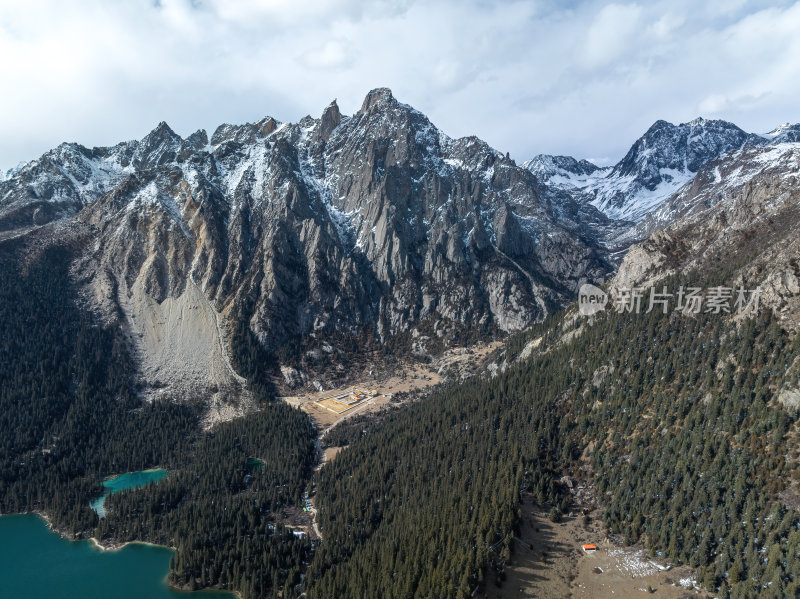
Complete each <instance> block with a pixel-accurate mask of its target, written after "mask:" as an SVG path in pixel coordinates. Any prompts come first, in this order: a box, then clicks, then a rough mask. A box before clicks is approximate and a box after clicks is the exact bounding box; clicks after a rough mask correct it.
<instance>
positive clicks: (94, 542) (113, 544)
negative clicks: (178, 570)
mask: <svg viewBox="0 0 800 599" xmlns="http://www.w3.org/2000/svg"><path fill="white" fill-rule="evenodd" d="M3 516H36V517H37V518H38V519H39V520H41V521H42V522H43V523H44V524H45V527H46V528H47V530H48V531H49V532H51V533H52V534H54V535H57V536H58V537H59V538H61V539H63V540H65V541H67V542H69V543H81V542H85V541H88V542H89V544H90V546H91V547H92V549H93V550H95V551H99V552H101V553H117V552H119V551H121V550H123V549H124V548H125V547H127V546H129V545H142V546H145V547H153V548H158V549H166V550H168V551H171V552H173V553H174V552H176V551H177V549H176V548H175V547H168V546H167V545H161V544H159V543H151V542H149V541H124V542H119V541H114V540H109V541H107V542H105V543H103V542H101V541H99V540H98V539H96V538H95V537H93V536H83V535H84V534H86V531H83V532H80V533H77V534H72V533H68V532H66V531H65V530H64V531H62V530H59V529H58V528H57V527H56V526H55V525H54V524H53V520H52V519H51V518H50V516H48V515H47V513H45V512H43V511H39V510H32V511H24V512H11V513H3V514H0V517H3ZM171 572H172V570H171V569H169V570H168V573H167V577H166V579H165V580H164V581H163V584H164V585H165V586H167V587H168V588H170V589H172V590H173V591H177V592H180V593H186V594H187V597H188V596H189V593H206V592H209V593H213V592H221V593H227V594H230V596H231V599H242V595H241V593H239V591H235V590H229V589H222V588H218V587H203V588H200V589H197V590H194V591H193V590H191V589H189V588H184V587H180V586H177V585H174V584H172V583H171V582H170V580H169V574H170V573H171Z"/></svg>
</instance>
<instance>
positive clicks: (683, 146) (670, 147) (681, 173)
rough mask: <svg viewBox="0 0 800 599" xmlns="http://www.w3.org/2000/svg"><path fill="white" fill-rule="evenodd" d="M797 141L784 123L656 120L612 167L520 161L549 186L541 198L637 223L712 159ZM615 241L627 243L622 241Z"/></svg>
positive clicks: (558, 159) (797, 133) (550, 159)
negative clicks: (756, 126) (563, 199)
mask: <svg viewBox="0 0 800 599" xmlns="http://www.w3.org/2000/svg"><path fill="white" fill-rule="evenodd" d="M797 139H800V125H789V124H786V125H782V126H781V127H779V128H777V129H775V130H774V131H772V132H770V133H767V134H764V135H756V134H752V133H746V132H745V131H743V130H742V129H740V128H739V127H737V126H736V125H734V124H733V123H728V122H726V121H720V120H706V119H702V118H698V119H695V120H693V121H691V122H689V123H683V124H680V125H673V124H672V123H668V122H666V121H656V122H655V123H654V124H653V125H652V126H651V127H650V128H649V129H648V130H647V132H646V133H645V134H644V135H643V136H642V137H640V138H639V139H638V140H637V141H636V142H635V143H634V144H633V146H631V148H630V150H629V151H628V153H627V154H626V155H625V156H624V157H623V158H622V160H620V161H619V162H618V163H617V164H615V165H614V166H611V167H605V168H598V167H596V166H595V165H593V164H592V163H590V162H587V161H586V160H581V161H578V160H576V159H574V158H571V157H567V156H548V155H539V156H536V157H535V158H533V159H532V160H530V161H528V162H526V163H524V165H523V166H525V167H526V168H528V169H529V170H530V171H531V172H532V173H534V174H536V175H537V177H538V178H539V179H540V180H541V181H542V183H543V185H544V186H545V187H546V188H547V189H545V190H542V191H541V193H542V195H544V196H548V195H553V196H557V195H560V196H567V197H569V198H571V199H573V200H578V201H582V202H585V203H589V204H591V205H592V206H595V207H597V208H598V209H599V210H601V211H602V212H603V213H604V214H605V215H606V216H608V217H609V218H612V219H615V220H627V221H634V222H638V221H640V220H641V219H643V218H644V217H645V216H646V215H647V214H648V213H650V212H651V211H652V210H654V209H656V208H657V207H658V206H660V205H661V204H662V203H663V202H665V201H666V200H667V199H668V198H669V197H670V196H672V195H673V194H674V193H676V192H677V191H678V190H679V189H680V188H681V187H683V186H684V185H686V184H687V183H689V182H690V181H692V180H693V179H694V177H695V174H696V173H697V172H698V171H699V170H700V168H701V167H702V166H703V165H704V164H707V163H708V162H709V161H711V160H715V159H717V158H719V157H720V156H722V155H724V154H728V153H731V152H735V151H737V150H739V149H741V148H744V147H758V146H764V145H775V144H781V143H786V142H792V141H796V140H797ZM616 245H618V246H621V247H623V248H624V247H625V245H626V244H625V243H624V241H619V240H617V242H616Z"/></svg>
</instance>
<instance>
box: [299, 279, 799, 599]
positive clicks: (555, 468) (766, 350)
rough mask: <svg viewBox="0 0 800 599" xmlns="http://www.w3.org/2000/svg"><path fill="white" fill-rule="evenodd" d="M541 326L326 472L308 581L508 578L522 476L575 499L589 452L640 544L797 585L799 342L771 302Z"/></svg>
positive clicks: (726, 582)
mask: <svg viewBox="0 0 800 599" xmlns="http://www.w3.org/2000/svg"><path fill="white" fill-rule="evenodd" d="M719 276H721V275H719ZM668 283H670V284H673V283H674V284H675V286H676V287H677V285H678V284H679V283H680V282H679V281H669V282H668ZM577 329H580V330H579V331H577V334H575V332H576V330H577ZM540 331H543V332H542V339H541V341H540V344H539V346H538V348H537V350H538V351H537V353H536V355H534V356H533V357H532V358H531V359H529V360H528V361H525V362H523V363H520V364H518V365H516V366H514V367H512V368H511V369H510V370H508V371H507V372H506V373H504V374H503V375H501V376H498V377H497V378H494V379H492V380H488V381H486V380H484V381H475V382H469V383H466V384H464V385H460V386H454V387H450V388H447V389H442V390H441V391H439V392H438V393H436V394H434V395H433V396H432V397H431V398H429V399H428V400H426V401H422V402H419V403H417V404H415V405H413V406H411V407H409V408H408V409H404V410H400V411H397V412H395V413H394V414H392V416H391V417H389V418H387V419H386V420H385V421H384V422H383V423H382V424H381V425H380V426H377V427H371V428H369V429H368V430H367V433H366V434H365V435H363V436H362V437H361V438H360V439H358V440H357V441H355V442H354V443H353V444H352V445H351V446H350V448H349V449H347V450H346V451H344V452H342V453H340V454H339V455H338V457H337V458H336V460H335V461H334V462H333V463H332V464H330V465H329V466H326V467H325V468H324V469H323V470H322V472H321V475H320V478H319V496H318V499H317V501H318V505H319V506H320V508H321V511H320V522H321V524H322V530H323V534H324V535H325V541H324V543H323V545H322V546H321V548H320V550H319V552H318V553H317V555H316V558H315V561H314V563H313V565H312V568H311V571H310V580H311V585H310V589H309V597H312V598H314V599H326V598H329V597H353V598H364V599H366V598H370V597H377V596H380V597H386V598H406V597H437V598H442V597H469V596H470V595H471V593H472V591H473V590H474V589H475V588H476V587H477V586H479V585H481V584H484V583H487V582H489V583H492V582H493V579H495V578H502V575H501V573H500V572H501V570H502V565H503V564H504V563H505V561H507V560H508V558H509V557H510V551H511V549H512V543H511V539H512V535H513V534H514V529H515V525H516V523H517V517H518V511H517V507H516V506H517V500H518V499H519V494H520V491H521V490H523V489H526V488H527V489H531V490H532V491H533V493H534V494H535V496H536V498H537V499H538V501H540V502H543V503H545V504H548V505H549V504H552V505H554V507H555V508H556V510H558V509H565V508H566V507H567V505H568V504H569V498H568V495H566V494H565V493H564V492H563V491H564V490H561V489H559V487H558V485H556V483H555V481H556V480H557V478H558V477H559V476H560V475H561V474H562V473H573V474H577V475H579V470H580V467H581V466H587V465H588V466H590V467H591V472H592V477H591V478H592V482H593V484H594V485H595V486H596V489H597V491H598V497H599V499H600V501H601V506H600V507H601V508H602V510H603V514H604V518H605V522H606V524H607V525H608V527H609V529H610V530H611V531H612V532H617V533H620V534H621V535H623V537H624V538H625V540H626V541H627V542H629V543H635V542H641V543H643V544H645V545H646V546H647V547H648V548H650V549H651V550H652V551H656V550H659V551H663V552H665V554H666V556H667V557H668V558H669V559H671V560H672V561H673V562H675V563H688V564H690V565H692V566H694V567H697V568H698V569H699V580H700V581H701V582H702V583H703V584H704V585H705V586H706V587H707V588H709V589H715V588H719V589H720V595H721V596H723V597H728V596H730V597H737V598H738V597H755V596H759V597H787V596H798V585H800V530H798V526H800V514H798V512H796V511H792V510H789V509H787V508H786V507H785V506H784V505H783V504H782V503H781V502H780V501H779V500H778V499H777V494H778V492H780V491H782V490H785V489H786V488H788V486H789V485H790V483H791V481H792V480H794V478H795V476H796V472H797V470H796V464H795V461H794V458H795V456H796V451H794V450H793V449H792V447H793V441H792V439H796V435H797V415H796V413H794V412H789V411H787V410H786V409H785V408H783V407H782V406H781V405H779V404H778V402H777V401H776V397H777V394H778V391H779V390H780V389H781V388H783V387H784V386H785V385H794V386H796V385H797V382H798V376H799V371H798V364H797V362H796V357H797V355H798V350H800V340H798V338H797V337H794V338H791V337H790V336H789V335H788V334H787V333H785V332H784V331H783V330H782V329H781V328H780V327H779V326H778V325H777V324H776V323H775V322H774V321H773V319H772V317H771V315H770V314H769V312H767V311H764V312H763V313H762V314H761V315H760V316H758V317H757V318H754V319H750V320H746V321H744V322H742V323H741V324H738V325H737V324H736V323H734V322H733V321H732V319H731V318H730V316H727V315H724V314H699V315H697V316H685V315H682V314H678V313H673V314H668V315H662V314H661V313H660V312H658V313H656V312H653V313H650V314H647V315H645V314H640V315H637V314H613V313H612V314H607V315H605V316H602V317H600V318H598V319H597V320H596V321H595V322H594V323H593V324H591V325H589V324H587V322H586V321H584V320H581V319H577V320H575V319H572V318H569V319H563V320H561V321H560V322H555V323H553V324H551V325H550V326H549V328H547V329H544V328H541V329H540ZM565 334H566V335H565ZM568 338H569V340H568V341H567V340H566V339H568ZM520 343H521V342H518V343H517V344H516V345H519V344H520ZM487 578H488V579H489V580H488V581H487V580H486V579H487Z"/></svg>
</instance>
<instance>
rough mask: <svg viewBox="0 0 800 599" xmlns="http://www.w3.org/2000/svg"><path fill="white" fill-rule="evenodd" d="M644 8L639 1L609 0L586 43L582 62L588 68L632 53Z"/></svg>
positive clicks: (590, 30)
mask: <svg viewBox="0 0 800 599" xmlns="http://www.w3.org/2000/svg"><path fill="white" fill-rule="evenodd" d="M641 18H642V9H641V8H640V7H639V6H638V5H636V4H629V5H622V4H608V5H606V6H604V7H603V8H602V9H600V12H599V13H598V15H597V17H596V18H595V20H594V22H593V23H592V25H591V26H590V27H589V30H588V31H587V33H586V41H585V42H584V44H583V52H582V56H581V62H582V63H583V65H584V66H585V67H587V68H590V69H591V68H597V67H601V66H605V65H607V64H609V63H610V62H612V61H614V60H617V59H618V58H620V57H621V56H624V55H625V54H628V53H630V52H631V50H632V49H633V48H632V47H631V42H632V41H633V40H634V38H635V37H636V35H637V34H638V33H640V31H641V24H640V21H641Z"/></svg>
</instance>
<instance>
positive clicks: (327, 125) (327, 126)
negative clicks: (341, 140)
mask: <svg viewBox="0 0 800 599" xmlns="http://www.w3.org/2000/svg"><path fill="white" fill-rule="evenodd" d="M341 122H342V113H341V112H339V105H338V104H337V103H336V100H334V101H333V102H331V103H330V104H328V107H327V108H325V110H324V111H323V113H322V118H320V132H319V133H320V137H321V138H322V139H323V140H324V141H328V138H329V137H330V135H331V132H332V131H333V130H334V129H336V127H338V126H339V125H340V124H341Z"/></svg>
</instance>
